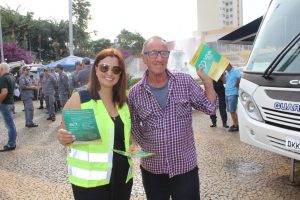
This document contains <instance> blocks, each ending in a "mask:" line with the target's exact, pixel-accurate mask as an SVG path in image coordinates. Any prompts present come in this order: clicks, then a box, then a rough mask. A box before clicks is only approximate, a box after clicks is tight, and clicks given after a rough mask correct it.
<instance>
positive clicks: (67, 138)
mask: <svg viewBox="0 0 300 200" xmlns="http://www.w3.org/2000/svg"><path fill="white" fill-rule="evenodd" d="M57 139H58V141H59V143H60V144H62V145H65V146H67V145H69V144H71V143H72V142H73V141H75V139H76V138H75V137H74V136H73V135H72V134H71V133H70V132H68V131H67V130H65V129H62V128H61V129H59V130H58V133H57Z"/></svg>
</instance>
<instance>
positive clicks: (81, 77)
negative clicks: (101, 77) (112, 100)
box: [77, 57, 92, 87]
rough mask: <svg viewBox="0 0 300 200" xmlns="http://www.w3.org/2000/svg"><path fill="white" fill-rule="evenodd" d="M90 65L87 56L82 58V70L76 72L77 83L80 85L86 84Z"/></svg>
mask: <svg viewBox="0 0 300 200" xmlns="http://www.w3.org/2000/svg"><path fill="white" fill-rule="evenodd" d="M91 68H92V65H91V61H90V59H89V58H87V57H86V58H83V59H82V70H80V71H79V72H78V77H77V83H78V85H79V86H80V87H83V86H84V85H86V84H87V82H88V80H89V75H90V71H91Z"/></svg>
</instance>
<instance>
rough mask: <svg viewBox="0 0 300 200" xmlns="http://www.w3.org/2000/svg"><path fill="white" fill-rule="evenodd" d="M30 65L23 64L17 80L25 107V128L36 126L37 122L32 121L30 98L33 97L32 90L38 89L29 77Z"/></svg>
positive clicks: (32, 111)
mask: <svg viewBox="0 0 300 200" xmlns="http://www.w3.org/2000/svg"><path fill="white" fill-rule="evenodd" d="M29 71H30V67H28V66H24V67H23V68H22V75H21V77H20V80H19V87H20V90H21V99H22V101H23V103H24V109H25V126H26V127H27V128H34V127H38V125H37V124H35V123H33V115H34V108H33V103H32V100H33V98H34V91H36V90H37V89H38V87H37V86H35V85H34V83H33V82H32V79H31V78H30V77H29Z"/></svg>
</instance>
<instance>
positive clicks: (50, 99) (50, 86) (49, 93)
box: [44, 68, 57, 121]
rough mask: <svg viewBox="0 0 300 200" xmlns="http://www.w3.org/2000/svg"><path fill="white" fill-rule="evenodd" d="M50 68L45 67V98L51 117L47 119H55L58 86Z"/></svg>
mask: <svg viewBox="0 0 300 200" xmlns="http://www.w3.org/2000/svg"><path fill="white" fill-rule="evenodd" d="M54 76H55V75H53V74H52V73H50V71H49V68H45V69H44V82H45V100H46V107H47V109H48V114H49V117H48V118H47V120H52V121H55V90H56V88H57V81H56V78H55V77H54Z"/></svg>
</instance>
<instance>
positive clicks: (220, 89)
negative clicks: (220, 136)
mask: <svg viewBox="0 0 300 200" xmlns="http://www.w3.org/2000/svg"><path fill="white" fill-rule="evenodd" d="M222 76H224V75H222ZM213 84H214V90H215V91H216V93H217V95H218V99H219V112H220V116H221V119H222V123H223V127H224V128H229V126H228V125H227V112H226V103H225V87H224V84H223V81H222V77H221V78H220V79H219V80H218V81H213ZM210 119H211V122H212V125H210V127H216V126H217V115H216V114H213V115H210Z"/></svg>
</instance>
